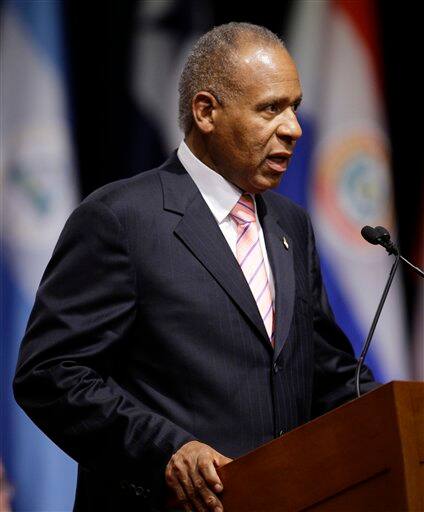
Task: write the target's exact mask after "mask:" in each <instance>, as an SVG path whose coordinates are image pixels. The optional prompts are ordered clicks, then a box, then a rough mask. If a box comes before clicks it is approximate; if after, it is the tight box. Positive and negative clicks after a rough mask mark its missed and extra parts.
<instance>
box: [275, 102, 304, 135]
mask: <svg viewBox="0 0 424 512" xmlns="http://www.w3.org/2000/svg"><path fill="white" fill-rule="evenodd" d="M277 135H278V137H281V138H283V139H284V138H290V139H292V140H294V141H296V140H297V139H299V138H300V137H301V136H302V128H301V126H300V124H299V121H298V119H297V115H296V112H294V111H293V110H292V109H287V110H285V111H284V112H283V116H282V118H281V121H280V123H279V125H278V127H277Z"/></svg>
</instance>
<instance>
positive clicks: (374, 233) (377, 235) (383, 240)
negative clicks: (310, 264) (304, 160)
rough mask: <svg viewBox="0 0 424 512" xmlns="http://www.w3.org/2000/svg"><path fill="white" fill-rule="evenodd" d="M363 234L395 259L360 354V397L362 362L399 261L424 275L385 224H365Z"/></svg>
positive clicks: (357, 392) (357, 388)
mask: <svg viewBox="0 0 424 512" xmlns="http://www.w3.org/2000/svg"><path fill="white" fill-rule="evenodd" d="M361 235H362V236H363V238H365V240H366V241H367V242H369V243H370V244H373V245H381V246H383V247H384V248H385V249H386V251H387V252H388V253H389V254H393V255H394V256H395V261H394V263H393V265H392V268H391V270H390V274H389V277H388V279H387V282H386V286H385V287H384V291H383V294H382V296H381V299H380V302H379V304H378V308H377V311H376V313H375V316H374V319H373V321H372V324H371V327H370V330H369V333H368V336H367V339H366V341H365V343H364V347H363V349H362V352H361V355H360V356H359V359H358V364H357V366H356V372H355V386H356V396H357V397H358V398H359V397H360V396H361V388H360V374H361V368H362V364H363V362H364V360H365V357H366V355H367V352H368V349H369V346H370V344H371V340H372V337H373V335H374V331H375V328H376V327H377V322H378V319H379V318H380V314H381V311H382V309H383V306H384V303H385V302H386V298H387V295H388V293H389V290H390V287H391V285H392V282H393V279H394V277H395V274H396V270H397V268H398V265H399V261H400V260H402V261H404V262H405V263H406V264H407V265H409V266H410V267H411V268H412V269H413V270H415V272H416V273H417V274H418V275H420V276H421V277H424V272H423V271H422V270H421V269H420V268H419V267H416V266H415V265H413V264H412V263H411V262H409V261H408V260H407V259H406V258H404V257H403V256H402V255H401V254H400V252H399V249H398V248H397V246H396V244H395V243H394V242H392V240H391V239H390V233H389V232H388V231H387V229H386V228H384V227H383V226H376V227H375V228H372V227H371V226H364V227H363V228H362V229H361Z"/></svg>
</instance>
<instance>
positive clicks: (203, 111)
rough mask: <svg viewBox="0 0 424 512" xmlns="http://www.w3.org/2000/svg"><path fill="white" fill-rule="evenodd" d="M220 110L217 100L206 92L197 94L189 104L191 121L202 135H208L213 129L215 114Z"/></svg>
mask: <svg viewBox="0 0 424 512" xmlns="http://www.w3.org/2000/svg"><path fill="white" fill-rule="evenodd" d="M219 108H221V105H220V104H219V103H218V101H217V99H216V98H215V96H214V95H213V94H211V93H210V92H208V91H200V92H198V93H197V94H196V95H195V96H194V98H193V101H192V103H191V109H192V113H193V121H194V123H196V125H197V128H198V129H199V130H200V131H201V132H202V133H210V132H211V131H213V129H214V127H215V118H216V116H215V114H216V111H217V110H218V109H219Z"/></svg>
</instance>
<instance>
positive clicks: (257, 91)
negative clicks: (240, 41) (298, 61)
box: [236, 45, 301, 100]
mask: <svg viewBox="0 0 424 512" xmlns="http://www.w3.org/2000/svg"><path fill="white" fill-rule="evenodd" d="M237 60H238V62H237V64H236V69H237V71H236V73H238V75H239V76H238V79H239V84H240V85H241V87H242V91H243V95H244V96H246V97H247V98H248V99H250V100H251V99H254V98H256V97H257V98H260V97H264V96H278V97H280V96H281V97H290V98H291V97H293V99H295V97H297V96H299V95H301V86H300V80H299V75H298V73H297V69H296V65H295V63H294V61H293V59H292V58H291V57H290V55H289V53H288V52H287V51H286V50H285V49H284V48H282V47H279V46H271V47H270V46H265V45H246V46H242V47H241V48H240V51H239V54H238V59H237Z"/></svg>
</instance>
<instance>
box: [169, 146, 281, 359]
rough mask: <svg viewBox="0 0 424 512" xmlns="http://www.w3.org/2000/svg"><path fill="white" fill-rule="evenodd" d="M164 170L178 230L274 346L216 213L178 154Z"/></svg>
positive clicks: (197, 256)
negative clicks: (177, 214) (215, 215)
mask: <svg viewBox="0 0 424 512" xmlns="http://www.w3.org/2000/svg"><path fill="white" fill-rule="evenodd" d="M162 169H163V171H164V172H161V173H160V177H161V181H162V187H163V194H164V208H165V210H168V211H173V212H175V213H179V214H180V215H182V218H181V220H180V222H179V223H178V225H177V226H176V228H175V230H174V232H175V234H176V236H177V237H178V238H180V240H181V241H182V242H183V243H184V244H185V245H186V246H187V247H188V249H189V250H190V251H191V252H192V253H193V255H194V256H195V257H196V258H197V259H198V260H199V261H200V262H201V263H202V265H203V266H204V267H205V268H206V269H207V270H208V271H209V273H210V274H211V275H212V277H213V278H214V279H215V280H216V281H217V282H218V283H219V284H220V286H221V287H222V288H223V289H224V290H225V291H226V292H227V293H228V295H229V296H230V297H231V298H232V299H233V300H234V302H235V303H236V304H237V305H238V306H239V308H240V309H241V311H242V312H243V313H244V315H245V317H246V319H247V320H248V321H249V322H250V323H251V325H252V326H253V327H254V328H255V329H256V331H257V332H258V334H259V335H260V337H261V340H262V341H263V342H264V343H265V344H266V346H267V348H268V349H269V350H272V347H271V344H270V343H269V338H268V335H267V332H266V329H265V326H264V323H263V321H262V318H261V316H260V313H259V310H258V307H257V305H256V302H255V299H254V297H253V295H252V292H251V290H250V288H249V285H248V284H247V282H246V279H245V277H244V275H243V272H242V270H241V268H240V266H239V264H238V262H237V260H236V258H235V257H234V255H233V253H232V251H231V249H230V247H229V246H228V243H227V241H226V240H225V237H224V235H223V234H222V232H221V230H220V228H219V226H218V224H217V222H216V220H215V218H214V216H213V215H212V213H211V211H210V210H209V208H208V206H207V204H206V203H205V201H204V199H203V197H202V195H201V194H200V192H199V190H198V189H197V187H196V185H195V184H194V182H193V180H192V179H191V177H190V176H189V174H188V173H187V172H186V171H185V170H184V168H183V167H182V165H181V163H180V162H179V160H178V158H177V157H176V156H175V158H173V157H171V159H170V160H168V162H166V163H165V164H164V166H162Z"/></svg>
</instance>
